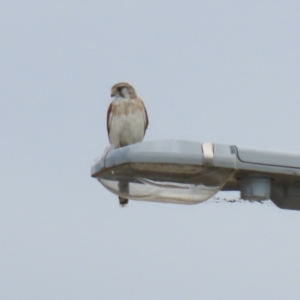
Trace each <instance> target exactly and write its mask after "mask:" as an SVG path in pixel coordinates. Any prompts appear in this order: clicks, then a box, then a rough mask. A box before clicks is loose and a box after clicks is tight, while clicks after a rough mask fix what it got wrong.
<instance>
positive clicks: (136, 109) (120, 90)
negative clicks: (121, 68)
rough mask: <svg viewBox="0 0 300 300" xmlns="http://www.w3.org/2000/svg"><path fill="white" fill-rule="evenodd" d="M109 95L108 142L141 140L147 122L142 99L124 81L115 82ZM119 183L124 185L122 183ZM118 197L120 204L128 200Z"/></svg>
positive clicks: (122, 144)
mask: <svg viewBox="0 0 300 300" xmlns="http://www.w3.org/2000/svg"><path fill="white" fill-rule="evenodd" d="M111 96H112V97H114V99H113V101H112V102H111V104H110V106H109V108H108V111H107V123H106V124H107V133H108V139H109V142H110V143H111V144H112V145H114V146H115V147H124V146H127V145H131V144H135V143H138V142H141V141H142V140H143V138H144V136H145V132H146V129H147V127H148V123H149V121H148V115H147V111H146V107H145V105H144V103H143V101H142V100H141V99H140V98H138V97H137V94H136V92H135V90H134V88H133V87H132V86H131V85H130V84H128V83H125V82H121V83H117V84H115V85H114V86H113V87H112V88H111ZM120 184H121V186H124V183H120ZM120 184H119V186H120ZM127 185H128V184H127ZM119 199H120V204H121V205H123V204H126V203H127V202H128V200H127V199H124V198H122V197H119Z"/></svg>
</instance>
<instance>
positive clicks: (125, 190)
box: [119, 181, 129, 207]
mask: <svg viewBox="0 0 300 300" xmlns="http://www.w3.org/2000/svg"><path fill="white" fill-rule="evenodd" d="M119 191H120V192H121V193H122V194H127V195H128V194H129V183H128V182H127V181H120V182H119ZM119 203H120V205H121V206H122V207H124V206H125V205H126V204H127V203H128V199H126V198H123V197H119Z"/></svg>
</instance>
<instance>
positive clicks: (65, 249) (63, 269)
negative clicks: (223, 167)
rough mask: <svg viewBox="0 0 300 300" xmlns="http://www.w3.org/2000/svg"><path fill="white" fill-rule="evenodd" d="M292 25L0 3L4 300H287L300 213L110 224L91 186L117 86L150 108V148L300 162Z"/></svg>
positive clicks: (214, 209) (234, 211) (206, 214)
mask: <svg viewBox="0 0 300 300" xmlns="http://www.w3.org/2000/svg"><path fill="white" fill-rule="evenodd" d="M299 15H300V2H299V1H174V0H172V1H171V0H170V1H145V0H144V1H129V0H126V1H1V4H0V40H1V45H0V64H1V65H0V73H1V74H0V136H1V140H0V149H1V152H0V153H1V157H0V199H1V208H0V299H4V300H6V299H9V300H10V299H29V300H32V299H46V300H47V299H299V297H300V295H299V294H300V283H299V275H300V238H299V237H300V211H298V212H297V211H285V210H281V209H279V208H277V207H275V206H272V205H261V204H251V203H246V204H245V203H235V204H229V203H218V204H215V203H206V204H205V203H204V204H200V205H196V206H181V205H173V204H155V203H146V202H137V201H131V202H130V203H129V206H128V207H127V208H126V209H121V208H120V207H119V205H118V201H117V198H116V196H114V195H113V194H111V193H109V192H108V191H107V190H105V189H104V187H102V186H101V185H100V184H99V183H98V182H97V181H96V180H95V179H92V178H90V174H89V173H90V165H91V163H92V161H93V159H94V158H96V157H97V156H99V155H101V154H102V152H103V150H104V148H105V147H106V146H107V145H108V139H107V133H106V127H105V126H106V125H105V123H106V110H107V107H108V105H109V102H110V100H111V99H110V87H111V86H112V85H113V84H114V83H116V82H118V81H128V82H130V83H131V84H132V85H133V86H134V87H135V88H136V90H137V93H138V95H139V96H140V97H141V98H142V99H143V100H144V102H145V104H146V106H147V110H148V114H149V119H150V125H149V129H148V131H147V133H146V137H145V139H146V140H154V139H185V140H194V141H211V142H216V143H225V144H236V145H243V146H248V147H254V148H260V149H271V150H278V151H292V152H298V153H299V152H300V140H299V130H300V118H299V112H300V84H299V81H300V35H299V32H300V17H299ZM221 195H222V196H224V194H221ZM225 196H226V194H225ZM236 196H237V197H238V195H236Z"/></svg>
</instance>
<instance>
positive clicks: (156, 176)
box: [91, 140, 300, 210]
mask: <svg viewBox="0 0 300 300" xmlns="http://www.w3.org/2000/svg"><path fill="white" fill-rule="evenodd" d="M91 176H92V177H95V178H97V179H98V180H99V182H100V183H102V184H103V185H104V186H105V187H106V188H107V189H108V190H110V191H111V192H113V193H115V194H117V195H119V196H122V197H126V198H129V199H134V200H143V201H154V202H169V203H181V204H196V203H200V202H203V201H205V200H207V199H209V198H211V197H213V196H214V195H215V194H216V193H217V192H218V191H220V190H221V191H241V192H242V193H241V195H242V196H243V198H245V200H251V201H255V200H258V201H261V200H265V199H269V198H270V199H271V200H272V201H273V202H274V203H275V204H276V205H277V206H278V207H280V208H286V209H296V210H300V155H297V154H287V153H279V152H273V151H262V150H254V149H248V148H243V147H238V146H233V145H223V144H211V143H200V142H192V141H181V140H160V141H147V142H142V143H137V144H134V145H130V146H127V147H123V148H119V149H114V150H111V151H108V152H107V153H105V155H103V156H102V157H101V158H99V159H97V160H95V162H94V163H93V165H92V168H91ZM124 183H125V185H127V184H128V187H129V188H127V189H126V190H124V191H123V190H122V189H121V188H120V186H122V185H124Z"/></svg>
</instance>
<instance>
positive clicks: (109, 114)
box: [106, 103, 112, 135]
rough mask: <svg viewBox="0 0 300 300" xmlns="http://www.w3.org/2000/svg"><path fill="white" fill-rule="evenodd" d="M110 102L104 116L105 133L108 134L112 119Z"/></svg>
mask: <svg viewBox="0 0 300 300" xmlns="http://www.w3.org/2000/svg"><path fill="white" fill-rule="evenodd" d="M111 110H112V103H111V104H110V106H109V108H108V110H107V116H106V127H107V133H108V135H109V131H110V127H111V121H112V111H111Z"/></svg>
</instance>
